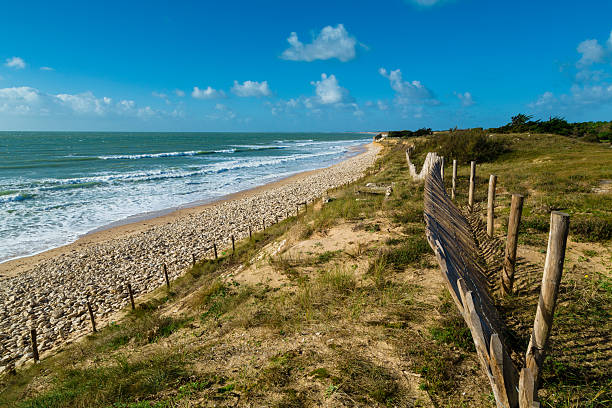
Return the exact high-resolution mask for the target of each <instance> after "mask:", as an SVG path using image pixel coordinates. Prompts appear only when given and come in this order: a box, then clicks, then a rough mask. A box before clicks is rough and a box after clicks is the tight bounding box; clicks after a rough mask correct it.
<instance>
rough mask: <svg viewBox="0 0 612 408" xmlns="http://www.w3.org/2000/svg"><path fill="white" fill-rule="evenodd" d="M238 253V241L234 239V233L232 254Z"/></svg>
mask: <svg viewBox="0 0 612 408" xmlns="http://www.w3.org/2000/svg"><path fill="white" fill-rule="evenodd" d="M235 253H236V241H235V240H234V235H232V255H234V254H235Z"/></svg>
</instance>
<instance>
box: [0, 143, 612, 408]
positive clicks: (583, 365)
mask: <svg viewBox="0 0 612 408" xmlns="http://www.w3.org/2000/svg"><path fill="white" fill-rule="evenodd" d="M503 137H504V138H508V139H507V140H506V142H507V145H508V146H509V147H510V149H511V151H510V152H509V153H505V154H503V155H502V156H501V157H500V158H498V159H497V161H495V162H493V163H489V164H485V165H482V166H481V167H479V169H478V172H479V184H478V186H479V188H478V195H477V199H479V200H482V199H484V194H486V193H485V192H486V185H485V184H486V181H485V180H486V177H488V174H489V173H491V172H495V174H498V175H499V179H498V185H499V186H500V191H501V196H500V198H499V202H498V208H499V211H498V212H499V218H498V220H502V221H501V222H498V228H497V232H498V235H499V236H500V237H501V236H503V234H504V230H503V228H504V226H503V220H504V218H505V217H507V207H508V205H509V193H510V192H515V191H519V192H523V193H527V194H528V197H527V200H526V205H525V207H526V208H525V220H526V223H525V224H524V226H525V228H526V232H528V233H524V234H523V235H522V238H521V239H522V245H521V246H520V248H519V255H520V256H521V257H522V259H521V262H520V265H519V267H518V272H517V273H518V275H519V278H520V282H519V285H518V286H519V293H518V294H517V295H516V296H514V297H513V298H508V299H499V305H500V308H501V309H502V310H503V314H504V317H505V319H506V323H507V325H508V336H509V337H510V338H511V340H512V346H513V347H514V348H515V349H517V350H519V349H522V350H523V352H524V349H525V347H526V341H527V340H528V336H529V332H530V325H531V324H532V321H533V313H534V311H535V302H536V301H537V294H538V290H539V282H538V279H539V278H540V277H541V269H542V264H543V256H544V254H542V252H541V251H542V250H544V249H545V242H546V236H545V231H547V225H546V228H544V227H543V226H542V227H539V229H538V228H534V227H533V224H530V222H529V220H530V219H531V218H530V217H536V216H538V217H545V216H546V214H547V213H548V211H549V210H550V209H551V208H552V207H551V206H553V207H555V208H557V207H560V208H562V209H564V210H566V211H570V212H572V216H573V218H572V220H573V219H574V217H575V216H578V215H579V216H581V217H584V219H586V220H588V219H590V217H593V216H596V217H600V219H602V220H605V219H608V218H607V217H611V216H612V215H611V214H610V208H612V199H611V198H610V194H609V193H608V194H599V193H596V192H593V191H592V188H594V187H597V185H598V183H599V180H602V179H612V174H610V171H611V170H610V169H612V157H611V156H612V152H610V151H609V149H608V151H606V150H605V149H604V148H602V147H599V146H596V145H591V144H586V143H581V142H576V141H575V140H571V139H567V138H560V137H559V139H558V140H555V142H554V143H550V144H549V142H548V141H549V140H550V138H557V137H556V136H546V137H544V136H542V137H540V136H532V137H531V138H528V137H526V136H521V135H518V136H517V135H512V136H503ZM552 144H554V146H553V147H554V149H553V148H550V145H552ZM586 154H588V155H589V157H592V158H593V159H592V160H588V161H581V158H582V157H584V155H586ZM571 158H573V159H576V160H570V159H571ZM517 163H521V165H520V167H517ZM568 163H569V164H568ZM570 164H571V165H570ZM517 168H519V169H520V171H516V169H517ZM447 174H450V172H448V171H447ZM584 174H587V176H586V177H583V178H581V179H580V180H579V185H580V186H581V187H579V188H580V191H579V192H576V193H575V194H572V195H571V196H567V195H565V194H562V193H561V191H562V190H561V189H565V188H568V186H570V187H571V188H577V187H573V186H574V184H575V183H576V180H577V179H576V177H578V175H584ZM466 177H467V168H466V167H465V166H462V167H461V169H460V184H459V191H460V192H461V193H463V192H465V191H466V190H467V182H466ZM551 177H554V179H553V182H550V180H551ZM580 177H582V176H580ZM554 180H559V182H558V183H557V182H554ZM564 180H565V181H564ZM366 182H374V183H380V184H390V183H392V182H393V183H395V184H394V191H393V194H392V195H391V196H390V197H389V199H387V200H385V199H384V198H383V196H380V195H368V194H356V193H355V188H354V187H355V186H348V187H347V188H344V189H339V190H337V191H334V192H331V193H330V197H331V201H329V202H328V203H325V204H324V203H322V202H319V203H318V204H317V205H316V206H315V208H314V209H312V208H310V207H309V212H308V213H307V214H302V215H300V217H299V218H296V217H292V218H290V219H288V220H285V221H282V222H281V223H279V224H276V225H274V226H272V227H270V228H268V229H267V230H266V231H265V232H263V233H257V234H254V235H253V238H252V239H251V240H249V241H244V242H240V243H238V245H237V251H236V254H234V255H233V256H232V255H229V254H228V255H227V256H225V257H223V258H220V260H219V261H202V262H200V263H198V264H197V265H196V266H195V267H194V268H192V269H191V270H190V271H188V272H187V273H186V274H185V276H183V277H182V278H180V279H179V280H177V281H175V282H173V286H172V289H171V291H170V292H167V291H166V290H165V289H160V290H159V291H157V292H156V293H154V294H153V295H151V296H148V297H146V298H143V299H140V301H139V302H138V303H139V305H138V308H137V311H136V312H126V316H125V317H124V318H122V319H120V320H118V321H116V322H114V323H112V324H111V325H109V326H108V327H105V328H103V329H102V330H101V331H100V332H99V333H97V334H95V335H91V336H88V337H87V338H86V339H83V340H82V341H79V342H76V343H74V344H71V345H67V346H66V347H65V348H64V350H63V351H61V352H60V353H58V354H56V355H53V356H48V357H46V358H44V359H43V361H42V362H41V363H40V364H37V365H32V366H29V367H26V368H23V369H19V370H18V371H17V372H16V373H13V374H10V375H6V376H4V377H3V378H0V405H2V406H4V405H6V406H14V407H63V406H75V407H190V406H245V407H246V406H276V407H302V406H329V407H332V406H333V407H341V406H415V407H416V406H423V407H432V406H435V407H462V406H464V407H491V406H493V405H494V403H493V400H492V395H491V391H490V388H489V384H488V381H487V380H486V377H485V376H484V374H483V373H482V372H481V369H480V366H479V364H478V360H477V357H476V355H475V352H474V347H473V344H472V340H471V337H470V334H469V331H468V330H467V328H466V326H465V324H464V323H463V320H462V318H461V317H460V315H459V313H458V312H457V310H456V308H455V306H454V304H453V302H452V300H451V299H450V296H449V295H448V294H447V293H446V291H445V289H444V286H443V283H442V280H441V277H440V276H439V272H438V269H437V264H436V262H435V258H434V257H433V255H432V253H431V251H430V249H429V247H428V245H427V242H426V240H425V237H424V223H423V218H422V211H423V209H422V195H423V190H422V185H419V184H416V183H412V182H411V181H409V180H408V179H407V166H406V164H405V156H404V153H403V146H402V145H396V144H390V145H388V146H387V148H386V150H385V154H384V156H383V157H382V158H381V159H380V160H379V161H378V162H377V164H376V166H375V167H374V168H373V169H371V171H370V173H369V175H368V176H367V177H366V179H365V180H363V181H361V182H358V183H356V185H363V184H364V183H366ZM545 182H546V183H545ZM564 183H565V184H564ZM543 186H544V187H543ZM546 186H548V187H546ZM458 200H459V201H460V202H461V201H466V200H467V199H466V198H465V196H464V195H463V194H460V195H459V196H458ZM560 200H564V201H562V203H563V205H565V207H564V206H562V205H561V204H559V202H560ZM598 219H599V218H598ZM588 222H590V221H588ZM599 224H600V223H597V225H599ZM585 228H586V227H585ZM579 231H582V230H573V234H572V236H571V242H570V245H569V253H568V257H567V262H566V268H565V275H564V277H563V289H562V293H561V295H560V299H559V307H558V309H557V314H556V317H555V323H554V327H553V333H552V344H551V347H552V348H551V351H550V353H549V358H548V360H547V366H546V369H545V372H544V383H543V390H542V392H541V396H542V402H543V406H546V407H563V406H565V407H575V406H590V407H603V406H609V405H608V404H610V401H611V396H610V387H611V384H610V380H609V378H608V377H609V373H610V372H611V371H612V370H611V368H612V367H610V362H609V361H611V357H612V350H610V349H611V343H610V323H609V322H610V305H611V300H612V283H611V280H610V275H611V273H612V271H611V270H610V269H611V265H612V253H611V252H610V249H609V248H610V247H609V243H610V237H609V236H607V238H606V235H605V234H606V232H605V231H606V230H605V227H604V228H603V230H597V231H599V232H596V233H591V232H589V231H591V230H589V229H588V228H586V229H584V231H586V232H584V233H582V232H579ZM601 231H603V232H601ZM602 234H603V235H602ZM577 241H581V242H577ZM582 241H585V242H582ZM586 241H588V242H586ZM489 261H490V266H491V268H494V260H489Z"/></svg>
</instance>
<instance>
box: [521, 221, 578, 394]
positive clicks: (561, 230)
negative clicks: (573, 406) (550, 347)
mask: <svg viewBox="0 0 612 408" xmlns="http://www.w3.org/2000/svg"><path fill="white" fill-rule="evenodd" d="M568 231H569V215H567V214H565V213H562V212H558V211H553V212H552V213H551V214H550V234H549V235H548V250H547V251H546V261H545V262H544V275H543V276H542V288H541V289H540V300H539V301H538V309H537V311H536V316H535V320H534V322H533V333H532V334H531V340H530V341H529V347H527V354H526V356H525V366H526V367H528V368H530V369H531V370H532V371H533V378H534V384H535V385H534V391H533V392H534V400H537V392H538V383H539V382H540V376H541V368H542V364H543V363H544V355H545V353H546V346H547V343H548V337H549V336H550V329H551V327H552V321H553V316H554V313H555V305H556V303H557V294H558V293H559V285H560V283H561V275H562V273H563V262H564V260H565V246H566V245H567V233H568Z"/></svg>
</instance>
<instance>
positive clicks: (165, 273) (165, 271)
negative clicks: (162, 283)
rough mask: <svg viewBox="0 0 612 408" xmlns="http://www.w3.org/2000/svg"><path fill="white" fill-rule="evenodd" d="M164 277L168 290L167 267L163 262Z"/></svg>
mask: <svg viewBox="0 0 612 408" xmlns="http://www.w3.org/2000/svg"><path fill="white" fill-rule="evenodd" d="M164 277H165V278H166V287H167V288H168V290H170V278H168V267H166V264H164Z"/></svg>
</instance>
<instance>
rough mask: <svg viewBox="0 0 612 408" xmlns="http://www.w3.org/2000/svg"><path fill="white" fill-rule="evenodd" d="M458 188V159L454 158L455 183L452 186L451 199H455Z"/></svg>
mask: <svg viewBox="0 0 612 408" xmlns="http://www.w3.org/2000/svg"><path fill="white" fill-rule="evenodd" d="M456 189H457V160H453V184H452V187H451V200H454V199H455V190H456Z"/></svg>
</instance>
